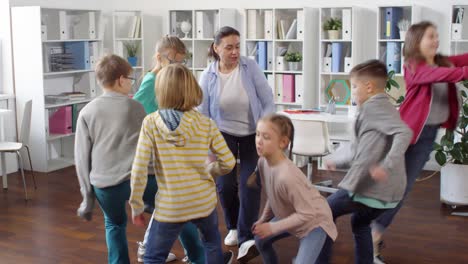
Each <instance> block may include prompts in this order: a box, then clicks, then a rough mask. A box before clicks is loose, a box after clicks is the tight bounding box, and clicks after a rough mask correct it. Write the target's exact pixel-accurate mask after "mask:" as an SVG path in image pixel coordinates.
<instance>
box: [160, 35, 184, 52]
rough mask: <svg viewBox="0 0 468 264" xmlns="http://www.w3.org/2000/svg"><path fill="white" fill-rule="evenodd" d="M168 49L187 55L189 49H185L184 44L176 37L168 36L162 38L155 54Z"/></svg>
mask: <svg viewBox="0 0 468 264" xmlns="http://www.w3.org/2000/svg"><path fill="white" fill-rule="evenodd" d="M167 49H172V50H174V51H175V52H177V53H180V54H186V53H187V48H186V47H185V44H184V42H182V41H181V40H180V39H179V38H178V37H176V36H169V35H166V36H164V37H162V38H161V39H160V40H159V41H158V42H157V43H156V48H155V50H154V51H155V53H162V52H164V51H165V50H167Z"/></svg>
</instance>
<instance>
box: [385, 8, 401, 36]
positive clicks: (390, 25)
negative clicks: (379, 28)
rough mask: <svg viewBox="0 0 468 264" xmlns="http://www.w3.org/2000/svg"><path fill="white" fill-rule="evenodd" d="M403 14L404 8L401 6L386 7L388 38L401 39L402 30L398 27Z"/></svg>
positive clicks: (386, 34)
mask: <svg viewBox="0 0 468 264" xmlns="http://www.w3.org/2000/svg"><path fill="white" fill-rule="evenodd" d="M402 15H403V8H401V7H387V8H385V31H384V36H385V38H386V39H399V38H400V30H399V29H398V22H399V21H400V19H401V17H402Z"/></svg>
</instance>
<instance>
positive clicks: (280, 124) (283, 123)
mask: <svg viewBox="0 0 468 264" xmlns="http://www.w3.org/2000/svg"><path fill="white" fill-rule="evenodd" d="M260 121H263V122H271V123H272V124H273V125H275V126H276V127H277V128H278V132H279V133H280V136H285V137H287V138H288V139H289V159H291V157H292V148H293V146H294V125H293V123H292V121H291V119H290V118H289V117H287V116H285V115H279V114H270V115H266V116H264V117H262V118H261V119H260Z"/></svg>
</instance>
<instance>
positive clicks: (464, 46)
mask: <svg viewBox="0 0 468 264" xmlns="http://www.w3.org/2000/svg"><path fill="white" fill-rule="evenodd" d="M460 9H462V10H463V11H460V15H461V16H462V19H460V18H459V19H457V16H459V10H460ZM467 12H468V5H452V6H451V13H450V14H451V18H450V24H449V25H450V31H449V32H450V36H449V40H450V54H452V55H456V54H461V53H466V52H468V19H467V18H466V16H467ZM460 20H461V21H460Z"/></svg>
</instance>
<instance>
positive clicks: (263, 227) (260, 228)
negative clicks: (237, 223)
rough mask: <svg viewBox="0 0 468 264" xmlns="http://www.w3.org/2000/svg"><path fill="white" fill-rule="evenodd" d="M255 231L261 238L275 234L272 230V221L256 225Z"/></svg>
mask: <svg viewBox="0 0 468 264" xmlns="http://www.w3.org/2000/svg"><path fill="white" fill-rule="evenodd" d="M253 233H254V235H257V236H258V237H260V238H261V239H264V238H266V237H269V236H271V235H273V232H272V231H271V226H270V223H262V224H257V225H255V228H254V230H253Z"/></svg>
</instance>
